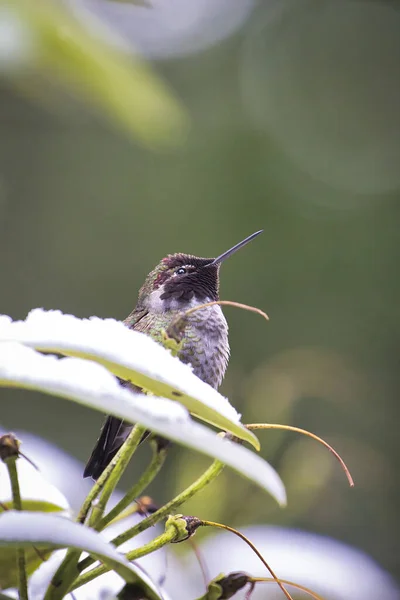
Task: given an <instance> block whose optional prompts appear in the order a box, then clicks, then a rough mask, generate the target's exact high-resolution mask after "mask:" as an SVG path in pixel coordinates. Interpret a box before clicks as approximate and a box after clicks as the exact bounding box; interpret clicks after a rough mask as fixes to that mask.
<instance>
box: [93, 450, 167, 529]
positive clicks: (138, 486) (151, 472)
mask: <svg viewBox="0 0 400 600" xmlns="http://www.w3.org/2000/svg"><path fill="white" fill-rule="evenodd" d="M153 447H154V450H153V458H152V460H151V462H150V464H149V466H148V467H147V469H146V471H145V472H144V473H143V475H142V476H141V478H140V479H139V481H138V482H137V483H135V485H133V486H132V487H131V489H130V490H129V491H128V492H127V493H126V494H125V496H124V497H123V498H122V499H121V500H120V501H119V502H118V504H116V505H115V506H114V508H113V509H112V510H110V512H109V513H108V514H107V515H105V516H104V517H103V518H102V519H101V520H100V521H98V523H97V524H96V529H97V531H101V530H102V529H104V528H105V527H107V525H108V524H109V523H111V521H113V520H114V519H115V518H116V517H117V516H118V515H120V514H121V513H122V511H123V510H124V509H125V508H126V507H127V506H129V504H131V502H133V501H134V500H135V499H136V498H138V497H139V496H141V494H142V492H143V491H144V490H145V489H146V488H147V486H148V485H149V484H150V483H151V482H152V481H153V479H154V478H155V477H156V475H157V474H158V472H159V471H160V469H161V467H162V466H163V464H164V461H165V457H166V455H167V449H166V448H162V449H161V450H158V448H157V444H156V443H154V446H153Z"/></svg>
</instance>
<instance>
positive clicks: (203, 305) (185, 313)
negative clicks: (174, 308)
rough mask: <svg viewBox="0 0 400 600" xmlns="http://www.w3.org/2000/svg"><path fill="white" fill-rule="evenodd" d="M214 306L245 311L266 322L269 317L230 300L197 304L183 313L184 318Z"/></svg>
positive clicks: (254, 308) (255, 308) (261, 311)
mask: <svg viewBox="0 0 400 600" xmlns="http://www.w3.org/2000/svg"><path fill="white" fill-rule="evenodd" d="M215 304H220V305H221V304H222V305H223V306H234V307H235V308H242V309H243V310H247V311H249V312H254V313H257V314H258V315H261V316H262V317H264V319H265V320H266V321H269V316H268V315H267V313H265V312H264V311H263V310H261V309H260V308H257V307H256V306H249V305H248V304H242V303H241V302H233V301H232V300H214V301H213V302H206V303H205V304H199V305H197V306H193V308H189V310H187V311H185V312H184V316H188V315H191V314H192V313H194V312H195V311H196V310H200V309H202V308H207V307H208V306H214V305H215Z"/></svg>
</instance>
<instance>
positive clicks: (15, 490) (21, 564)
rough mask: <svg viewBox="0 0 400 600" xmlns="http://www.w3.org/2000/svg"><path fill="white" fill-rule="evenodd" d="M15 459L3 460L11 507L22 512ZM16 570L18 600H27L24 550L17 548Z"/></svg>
mask: <svg viewBox="0 0 400 600" xmlns="http://www.w3.org/2000/svg"><path fill="white" fill-rule="evenodd" d="M17 458H18V455H16V456H10V457H8V458H7V459H5V461H4V462H5V463H6V465H7V469H8V474H9V477H10V483H11V491H12V498H13V505H14V509H15V510H22V502H21V492H20V489H19V481H18V471H17V465H16V462H17ZM16 554H17V568H18V590H19V598H20V600H28V579H27V576H26V561H25V550H24V548H17V550H16Z"/></svg>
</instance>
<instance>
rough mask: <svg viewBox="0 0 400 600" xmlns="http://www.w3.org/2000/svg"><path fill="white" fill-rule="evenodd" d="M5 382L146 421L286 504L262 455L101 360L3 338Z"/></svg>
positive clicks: (0, 364) (0, 353)
mask: <svg viewBox="0 0 400 600" xmlns="http://www.w3.org/2000/svg"><path fill="white" fill-rule="evenodd" d="M1 382H3V384H4V383H5V384H7V383H9V384H15V383H17V384H18V383H19V384H20V386H21V387H28V388H30V389H36V390H41V391H44V392H47V393H52V394H55V395H58V396H62V397H65V398H68V399H72V400H74V401H75V402H78V403H80V404H84V405H86V406H90V407H91V408H94V409H96V410H99V411H101V412H105V413H111V414H113V415H115V416H118V417H120V418H123V419H125V420H127V421H130V422H138V423H141V424H142V425H144V426H146V427H148V428H149V429H150V430H151V431H154V432H156V433H159V434H160V435H162V436H164V437H166V438H167V439H170V440H173V441H176V442H178V443H181V444H183V445H185V446H187V447H189V448H193V449H194V450H197V451H199V452H202V453H204V454H206V455H208V456H211V457H214V458H218V459H219V460H221V461H222V462H223V463H225V464H227V465H229V466H231V467H232V468H233V469H235V470H236V471H238V472H239V473H241V474H242V475H244V476H245V477H247V478H249V479H251V480H252V481H254V482H255V483H257V484H258V485H260V486H261V487H263V488H264V489H266V490H267V491H268V492H269V493H270V494H271V495H272V496H273V497H274V498H276V499H277V501H278V502H280V503H281V504H284V503H285V502H286V494H285V489H284V486H283V483H282V481H281V479H280V478H279V476H278V474H277V473H276V471H275V470H274V469H273V468H272V467H271V466H270V465H269V464H268V463H267V462H266V461H264V460H263V459H262V458H260V457H259V456H257V455H256V454H254V453H253V452H251V451H249V450H247V449H246V448H244V447H242V446H239V445H238V444H236V443H234V442H230V441H229V440H226V439H222V438H221V437H220V436H217V435H215V433H214V432H212V431H210V430H209V429H208V428H207V427H204V426H203V425H200V424H198V423H196V422H195V421H193V420H192V419H190V416H189V413H188V412H187V411H186V409H185V408H184V407H182V406H181V405H179V404H178V403H177V402H175V401H171V400H167V399H165V398H156V397H153V396H146V395H144V394H140V393H134V392H131V391H129V390H127V389H124V388H122V387H121V386H120V385H119V384H118V383H117V380H116V379H115V378H114V377H113V376H112V375H111V374H110V373H109V372H108V371H107V370H106V369H105V368H104V367H102V366H100V365H98V364H96V363H92V362H91V361H88V360H82V359H78V358H61V359H58V358H56V357H54V356H45V355H43V354H40V353H39V352H36V351H35V350H33V349H31V348H28V347H26V346H22V345H21V344H17V343H15V342H10V343H6V342H3V343H0V384H1Z"/></svg>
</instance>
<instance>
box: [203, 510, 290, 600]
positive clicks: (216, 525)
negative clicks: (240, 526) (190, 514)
mask: <svg viewBox="0 0 400 600" xmlns="http://www.w3.org/2000/svg"><path fill="white" fill-rule="evenodd" d="M201 524H202V525H203V526H208V527H219V528H220V529H225V530H226V531H230V532H231V533H234V534H235V535H237V536H238V537H240V538H241V539H242V540H243V541H244V542H246V544H247V545H248V546H250V548H251V549H252V550H253V552H254V553H255V554H256V555H257V556H258V558H259V559H260V560H261V562H262V563H263V565H264V566H265V567H266V568H267V569H268V571H269V572H270V573H271V575H272V577H273V581H275V583H277V585H278V586H279V587H280V588H281V590H282V592H283V593H284V594H285V596H286V598H287V600H293V598H292V596H291V595H290V594H289V592H288V591H287V589H286V588H285V586H284V585H283V584H282V583H281V580H280V579H279V578H278V577H277V576H276V575H275V573H274V571H273V570H272V569H271V567H270V566H269V564H268V563H267V561H266V560H265V558H264V557H263V555H262V554H261V552H260V551H259V550H258V549H257V548H256V546H255V545H254V544H253V542H251V541H250V540H249V539H248V538H247V537H246V536H245V535H244V534H243V533H241V532H240V531H238V530H237V529H234V528H233V527H229V525H223V524H222V523H215V522H214V521H203V520H202V523H201Z"/></svg>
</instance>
